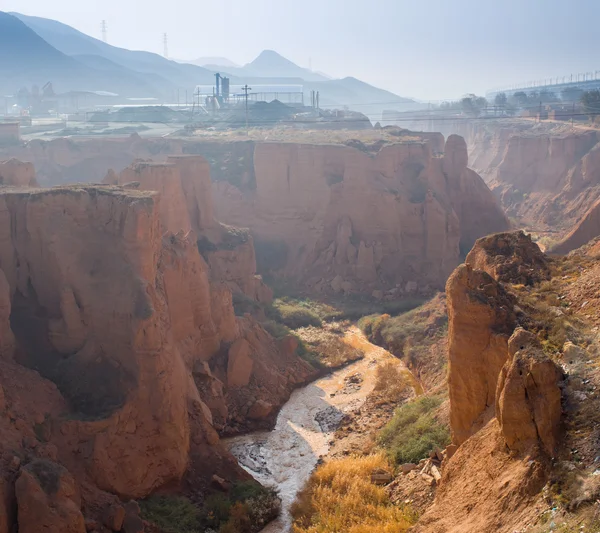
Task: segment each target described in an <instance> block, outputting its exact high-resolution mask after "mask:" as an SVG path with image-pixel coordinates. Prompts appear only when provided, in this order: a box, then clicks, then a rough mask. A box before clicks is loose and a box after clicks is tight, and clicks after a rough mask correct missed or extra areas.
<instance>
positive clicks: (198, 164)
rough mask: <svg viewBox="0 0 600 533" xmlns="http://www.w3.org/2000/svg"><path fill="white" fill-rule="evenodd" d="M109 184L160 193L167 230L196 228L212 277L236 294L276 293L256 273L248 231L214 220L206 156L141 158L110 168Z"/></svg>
mask: <svg viewBox="0 0 600 533" xmlns="http://www.w3.org/2000/svg"><path fill="white" fill-rule="evenodd" d="M104 182H105V183H107V184H111V185H122V186H123V187H126V188H128V189H132V190H142V191H158V192H159V193H160V204H159V212H160V218H161V227H162V230H163V231H164V232H167V231H170V232H172V233H178V232H182V233H183V234H187V233H188V232H189V231H190V230H193V232H194V237H190V239H192V240H193V239H194V238H195V239H196V240H197V245H198V248H199V250H200V252H201V254H202V256H203V258H204V259H205V261H206V262H207V263H208V265H209V267H210V268H209V278H210V280H211V281H213V282H225V283H226V284H227V285H228V287H229V288H230V289H231V290H233V291H234V292H236V293H243V294H245V295H246V296H248V297H250V298H252V299H254V300H257V301H259V302H269V301H271V300H272V297H273V296H272V293H271V291H270V290H269V289H268V287H266V285H265V284H264V283H263V282H262V279H261V278H260V277H259V276H257V274H256V257H255V252H254V243H253V239H252V236H251V235H250V234H249V232H248V231H246V230H243V229H238V228H233V227H230V226H226V225H224V224H220V223H219V222H217V221H216V220H215V219H214V215H213V200H212V189H211V180H210V166H209V164H208V162H207V161H206V160H205V159H204V158H203V157H201V156H193V155H190V156H185V155H181V156H171V157H169V161H168V162H166V163H153V162H149V161H143V162H137V163H134V164H133V165H131V166H130V167H128V168H126V169H125V170H123V171H122V172H121V173H120V174H116V173H115V172H113V171H110V172H109V173H108V175H107V176H106V178H105V179H104Z"/></svg>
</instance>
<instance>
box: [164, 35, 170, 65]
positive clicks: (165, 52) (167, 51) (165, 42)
mask: <svg viewBox="0 0 600 533" xmlns="http://www.w3.org/2000/svg"><path fill="white" fill-rule="evenodd" d="M163 44H164V45H165V49H164V52H163V55H164V56H165V57H166V58H167V59H168V57H169V38H168V36H167V34H166V33H163Z"/></svg>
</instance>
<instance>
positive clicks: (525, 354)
mask: <svg viewBox="0 0 600 533" xmlns="http://www.w3.org/2000/svg"><path fill="white" fill-rule="evenodd" d="M508 355H509V357H508V360H507V362H506V364H505V365H504V367H503V368H502V371H501V373H500V377H499V379H498V392H497V398H496V403H497V405H496V417H497V418H498V422H499V423H500V427H501V429H502V435H503V436H504V438H505V440H506V444H507V446H508V447H509V448H510V449H511V450H515V451H520V452H523V451H526V450H528V449H529V448H532V447H535V446H538V445H540V444H541V446H542V448H543V450H544V451H545V452H546V453H547V454H548V456H549V457H553V456H554V453H555V452H556V449H557V446H558V441H559V433H560V418H561V410H562V409H561V392H560V388H559V386H558V383H559V381H560V380H561V379H562V376H561V373H560V371H559V369H558V367H557V366H556V364H554V362H553V361H552V360H550V358H549V357H548V356H547V355H545V354H544V352H543V351H542V348H541V345H540V343H539V341H538V339H537V337H536V336H535V335H534V334H533V333H529V332H527V331H525V330H524V329H521V328H518V329H517V330H515V332H514V333H513V335H512V337H511V338H510V339H509V341H508Z"/></svg>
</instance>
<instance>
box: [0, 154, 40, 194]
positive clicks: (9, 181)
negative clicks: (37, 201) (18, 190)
mask: <svg viewBox="0 0 600 533" xmlns="http://www.w3.org/2000/svg"><path fill="white" fill-rule="evenodd" d="M0 185H11V186H13V187H37V181H36V179H35V168H34V166H33V164H32V163H24V162H22V161H19V160H18V159H14V158H13V159H9V160H8V161H0Z"/></svg>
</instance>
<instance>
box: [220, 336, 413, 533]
mask: <svg viewBox="0 0 600 533" xmlns="http://www.w3.org/2000/svg"><path fill="white" fill-rule="evenodd" d="M344 341H345V342H346V343H348V344H349V345H351V346H353V347H355V348H358V349H360V350H361V351H363V352H364V354H365V357H364V358H363V359H361V360H360V361H357V362H355V363H352V364H350V365H348V366H346V367H344V368H343V369H341V370H337V371H335V372H333V373H332V374H330V375H328V376H325V377H323V378H321V379H318V380H317V381H315V382H313V383H311V384H309V385H307V386H305V387H304V388H302V389H298V390H296V391H294V392H293V393H292V395H291V397H290V399H289V400H288V402H287V403H286V404H285V405H284V406H283V407H282V409H281V411H280V412H279V415H278V417H277V422H276V425H275V428H274V429H273V430H272V431H261V432H254V433H249V434H247V435H242V436H239V437H233V438H231V439H228V440H227V441H226V445H227V446H228V447H229V450H230V451H231V453H232V454H233V455H234V456H235V457H236V458H237V459H238V461H239V463H240V465H241V466H242V467H243V468H244V469H246V470H247V471H248V472H249V473H250V474H252V476H254V478H255V479H257V480H258V481H260V483H262V484H263V485H265V486H270V487H273V488H275V489H276V490H277V491H278V493H279V496H280V497H281V500H282V511H281V515H280V517H279V518H278V519H277V520H275V521H273V522H271V523H270V524H269V525H268V526H267V527H266V528H264V529H263V530H262V533H287V532H288V531H290V529H291V516H290V507H291V505H292V503H293V502H294V500H295V498H296V495H297V494H298V492H299V491H300V490H301V489H302V487H303V486H304V484H305V483H306V481H307V480H308V478H309V477H310V475H311V473H312V472H313V470H314V469H315V467H316V465H317V462H318V460H319V458H320V457H323V456H325V455H326V454H327V453H328V451H329V448H330V446H331V444H333V440H332V439H333V433H334V432H335V430H336V428H337V427H338V425H339V423H340V421H341V420H342V418H343V416H344V415H345V414H346V413H348V412H350V411H353V410H355V409H357V408H358V407H360V406H361V405H362V403H363V402H364V401H365V400H366V398H367V396H368V395H369V394H370V393H371V392H372V390H373V388H374V386H375V381H376V379H375V376H376V371H377V367H378V366H379V365H380V364H382V363H384V362H385V361H387V360H393V361H395V362H397V364H399V365H402V363H401V362H400V361H399V360H398V359H397V358H395V357H394V356H393V355H391V354H390V353H389V352H387V351H386V350H384V349H383V348H380V347H379V346H375V345H374V344H371V343H370V342H369V341H368V340H367V339H366V337H365V336H364V335H363V333H362V332H361V331H360V330H359V329H358V328H357V327H351V328H350V329H349V330H348V331H347V332H346V335H345V338H344ZM357 374H358V375H359V376H360V377H361V378H362V380H357V379H356V378H355V377H354V376H355V375H357Z"/></svg>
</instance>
